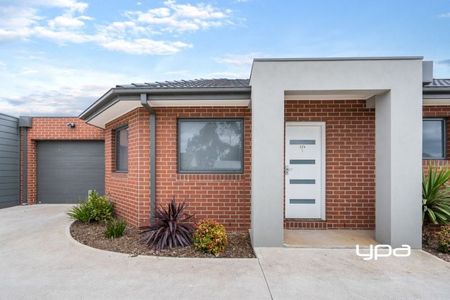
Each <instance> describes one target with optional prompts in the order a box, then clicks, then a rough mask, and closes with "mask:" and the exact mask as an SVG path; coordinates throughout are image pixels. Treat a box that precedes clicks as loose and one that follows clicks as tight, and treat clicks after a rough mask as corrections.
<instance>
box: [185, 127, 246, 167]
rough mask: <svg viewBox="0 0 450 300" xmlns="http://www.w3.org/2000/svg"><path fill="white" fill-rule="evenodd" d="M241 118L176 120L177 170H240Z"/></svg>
mask: <svg viewBox="0 0 450 300" xmlns="http://www.w3.org/2000/svg"><path fill="white" fill-rule="evenodd" d="M242 131H243V122H242V120H186V119H185V120H179V133H178V134H179V135H180V136H179V147H180V149H179V151H180V153H179V155H180V156H179V157H180V162H179V163H180V171H187V172H189V171H194V172H198V171H205V172H240V171H241V170H242V165H243V163H242V147H243V145H242V144H243V142H242V138H243V132H242Z"/></svg>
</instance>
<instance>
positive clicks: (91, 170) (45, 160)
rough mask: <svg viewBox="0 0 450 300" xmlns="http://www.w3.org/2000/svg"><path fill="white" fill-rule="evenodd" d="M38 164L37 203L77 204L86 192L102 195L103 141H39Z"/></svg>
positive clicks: (103, 169)
mask: <svg viewBox="0 0 450 300" xmlns="http://www.w3.org/2000/svg"><path fill="white" fill-rule="evenodd" d="M37 165H38V174H37V179H38V182H37V194H38V195H37V196H38V198H37V200H38V202H40V203H77V202H79V201H80V200H82V199H84V198H86V196H87V193H88V190H96V191H98V192H99V193H100V194H104V192H105V185H104V184H105V146H104V142H103V141H41V142H38V144H37Z"/></svg>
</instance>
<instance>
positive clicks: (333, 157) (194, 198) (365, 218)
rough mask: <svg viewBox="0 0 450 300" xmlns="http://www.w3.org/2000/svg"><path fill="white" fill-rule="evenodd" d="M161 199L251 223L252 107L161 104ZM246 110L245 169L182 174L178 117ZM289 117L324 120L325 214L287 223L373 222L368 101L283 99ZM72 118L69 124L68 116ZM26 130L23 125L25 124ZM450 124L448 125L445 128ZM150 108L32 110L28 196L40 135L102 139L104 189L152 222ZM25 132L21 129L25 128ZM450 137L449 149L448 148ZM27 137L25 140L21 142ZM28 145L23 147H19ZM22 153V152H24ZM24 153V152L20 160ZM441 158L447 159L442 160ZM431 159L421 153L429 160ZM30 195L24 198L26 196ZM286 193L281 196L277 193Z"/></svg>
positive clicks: (120, 205)
mask: <svg viewBox="0 0 450 300" xmlns="http://www.w3.org/2000/svg"><path fill="white" fill-rule="evenodd" d="M423 113H424V117H445V118H447V117H449V116H450V107H448V106H433V107H430V106H426V107H424V109H423ZM156 116H157V132H156V138H157V149H156V153H157V157H156V164H157V165H156V172H157V173H156V174H157V178H156V184H157V186H156V191H157V195H156V199H157V203H156V204H157V205H158V206H159V205H166V204H167V203H168V202H169V201H170V200H171V199H172V198H173V197H175V198H176V199H177V200H178V201H180V202H181V201H186V202H187V203H188V205H189V208H188V210H189V212H190V213H192V214H194V215H195V216H196V218H197V219H202V218H214V219H217V220H218V221H219V222H221V223H223V224H224V225H225V226H226V227H227V229H228V230H230V231H246V230H247V229H249V228H250V195H251V190H250V188H251V184H250V183H251V112H250V110H249V109H247V108H239V107H234V108H230V107H214V108H212V107H211V108H205V107H203V108H201V107H191V108H158V109H156ZM211 117H215V118H243V120H244V171H243V173H242V174H179V173H178V172H177V119H178V118H211ZM285 121H287V122H289V121H310V122H311V121H320V122H325V123H326V221H320V220H304V219H285V222H284V223H285V228H288V229H374V227H375V111H374V109H369V108H366V107H365V101H290V100H289V101H286V102H285ZM69 122H74V123H75V124H76V127H75V128H74V129H70V128H68V127H67V125H66V124H67V123H69ZM123 125H127V126H128V128H129V146H128V147H129V148H128V155H129V157H128V172H116V171H115V143H114V139H115V135H114V133H115V129H116V128H118V127H121V126H123ZM22 133H23V129H22ZM449 134H450V126H447V135H449ZM149 136H150V130H149V113H148V112H147V111H146V110H145V109H144V108H138V109H135V110H133V111H131V112H129V113H127V114H125V115H124V116H122V117H120V118H118V119H116V120H114V121H112V122H111V123H109V124H107V126H106V129H105V130H104V131H103V130H102V129H99V128H96V127H93V126H90V125H87V124H86V123H84V122H83V121H81V120H79V119H77V118H33V127H32V128H30V129H29V131H28V153H27V157H28V202H29V203H30V204H32V203H36V200H37V199H36V194H37V191H36V163H37V162H36V143H37V142H38V141H42V140H103V139H104V140H105V160H106V161H105V192H106V194H107V195H108V197H109V198H110V199H111V200H112V201H113V202H114V203H115V206H116V211H117V213H118V215H119V216H120V217H122V218H125V219H126V220H127V221H128V223H129V224H130V225H132V226H135V227H142V226H146V225H148V224H149V215H150V203H149V202H150V200H149V199H150V138H149ZM22 139H23V135H22ZM449 140H450V139H447V142H448V145H447V149H448V150H449V151H448V153H450V143H449ZM22 145H23V143H22ZM21 151H23V149H22V150H21ZM23 155H24V154H23V153H22V156H23ZM22 161H23V160H22ZM438 162H439V163H440V164H443V163H448V160H440V161H438ZM426 164H427V162H426V161H424V168H425V167H426ZM25 201H26V200H25V199H23V198H22V202H25ZM280 201H284V199H280Z"/></svg>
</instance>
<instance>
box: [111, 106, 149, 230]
mask: <svg viewBox="0 0 450 300" xmlns="http://www.w3.org/2000/svg"><path fill="white" fill-rule="evenodd" d="M124 125H127V126H128V172H116V170H115V168H116V163H115V161H116V157H115V153H116V152H115V142H114V141H115V129H116V128H118V127H122V126H124ZM105 193H106V195H107V196H108V198H109V199H110V200H111V201H112V202H114V206H115V210H116V213H117V214H118V216H119V217H122V218H124V219H125V220H127V222H128V223H129V224H130V225H132V226H135V227H142V226H145V225H148V223H149V215H150V129H149V115H148V112H147V111H146V110H145V109H144V108H140V109H135V110H133V111H131V112H129V113H127V114H125V115H123V116H122V117H120V118H118V119H116V120H114V121H113V122H111V123H109V124H107V125H106V129H105Z"/></svg>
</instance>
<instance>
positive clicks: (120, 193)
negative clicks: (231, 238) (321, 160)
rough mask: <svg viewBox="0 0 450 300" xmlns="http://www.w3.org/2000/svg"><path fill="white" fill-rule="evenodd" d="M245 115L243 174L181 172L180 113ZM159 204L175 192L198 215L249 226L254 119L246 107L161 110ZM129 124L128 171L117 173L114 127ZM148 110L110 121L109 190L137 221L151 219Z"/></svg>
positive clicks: (231, 226) (244, 227)
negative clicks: (178, 161) (178, 137)
mask: <svg viewBox="0 0 450 300" xmlns="http://www.w3.org/2000/svg"><path fill="white" fill-rule="evenodd" d="M211 117H217V118H243V119H244V139H245V140H244V172H243V173H242V174H178V172H177V149H176V148H177V119H178V118H211ZM156 120H157V127H156V141H157V142H156V199H157V200H156V205H157V206H159V205H163V206H165V205H166V204H167V203H168V202H169V201H170V200H171V199H172V198H173V197H175V199H176V200H177V201H179V202H182V201H185V202H187V203H188V212H189V213H191V214H194V215H195V218H196V219H197V220H199V219H202V218H214V219H216V220H218V221H219V222H221V223H223V224H224V225H225V226H226V227H227V229H228V230H231V231H245V230H248V228H249V227H250V170H251V165H250V164H251V157H250V155H251V139H250V137H251V118H250V110H249V109H247V108H229V107H216V108H164V109H157V110H156ZM123 125H128V128H129V137H128V142H129V146H128V147H129V149H128V164H129V165H128V172H127V173H117V172H115V170H114V169H115V157H114V153H115V149H114V143H113V141H114V129H115V128H117V127H120V126H123ZM149 134H150V133H149V113H148V112H147V111H146V110H145V109H143V108H140V109H136V110H134V111H132V112H130V113H128V114H126V115H125V116H123V117H121V118H119V119H117V120H115V121H113V122H111V123H109V124H107V127H106V132H105V137H106V139H105V147H106V153H105V157H106V173H105V174H106V193H107V195H108V196H109V198H110V199H111V200H112V201H113V202H114V203H115V205H116V208H117V212H118V214H119V215H120V216H122V217H124V218H125V219H126V220H127V221H128V222H129V223H130V224H132V225H134V226H138V227H141V226H146V225H148V224H149V213H150V212H149V192H150V190H149V189H150V159H149V152H150V144H149V143H150V141H149Z"/></svg>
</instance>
